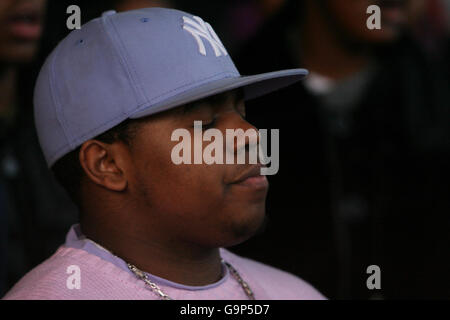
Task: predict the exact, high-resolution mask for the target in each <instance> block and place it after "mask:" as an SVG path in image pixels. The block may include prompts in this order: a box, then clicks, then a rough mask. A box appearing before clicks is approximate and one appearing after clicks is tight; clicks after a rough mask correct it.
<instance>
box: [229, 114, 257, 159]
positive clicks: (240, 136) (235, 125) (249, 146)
mask: <svg viewBox="0 0 450 320" xmlns="http://www.w3.org/2000/svg"><path fill="white" fill-rule="evenodd" d="M231 123H232V125H230V126H228V127H227V129H226V132H225V136H226V147H227V152H230V153H233V154H234V155H235V157H237V159H239V157H245V163H251V161H250V160H251V159H250V158H249V157H250V156H251V153H252V152H253V153H254V156H256V158H257V157H258V152H257V151H258V144H259V134H258V129H257V128H256V127H255V126H253V125H252V124H251V123H249V122H248V121H247V120H245V119H244V118H242V116H241V115H240V114H239V113H236V114H234V115H233V121H230V124H231ZM235 160H236V159H235ZM253 161H255V160H253ZM253 161H252V162H253ZM256 161H257V159H256ZM235 163H236V162H235ZM238 163H240V162H238Z"/></svg>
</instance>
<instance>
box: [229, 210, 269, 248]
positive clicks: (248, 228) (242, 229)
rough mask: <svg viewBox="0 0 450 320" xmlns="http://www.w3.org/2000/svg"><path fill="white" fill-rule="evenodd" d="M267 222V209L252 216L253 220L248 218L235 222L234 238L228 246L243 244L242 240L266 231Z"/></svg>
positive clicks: (233, 227) (233, 228)
mask: <svg viewBox="0 0 450 320" xmlns="http://www.w3.org/2000/svg"><path fill="white" fill-rule="evenodd" d="M266 224H267V216H266V214H265V210H263V211H262V212H259V213H257V214H256V215H255V216H253V217H252V219H251V220H247V221H245V223H244V222H242V221H241V222H240V223H235V224H234V225H233V226H232V230H231V231H232V234H233V237H232V238H233V240H232V241H231V243H230V244H228V246H235V245H238V244H241V243H242V242H245V241H247V240H248V239H250V238H251V237H253V236H254V235H256V234H259V233H261V232H263V231H264V229H265V226H266Z"/></svg>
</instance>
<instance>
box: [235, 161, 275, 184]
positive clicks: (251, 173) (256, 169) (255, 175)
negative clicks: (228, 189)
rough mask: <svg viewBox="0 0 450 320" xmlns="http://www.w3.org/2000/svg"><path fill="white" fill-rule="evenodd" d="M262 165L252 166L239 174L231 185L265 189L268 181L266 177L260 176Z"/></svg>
mask: <svg viewBox="0 0 450 320" xmlns="http://www.w3.org/2000/svg"><path fill="white" fill-rule="evenodd" d="M261 168H263V166H262V165H253V166H251V167H249V168H248V169H246V170H244V171H243V172H241V173H240V174H239V175H238V176H237V177H236V178H235V179H233V180H232V182H231V184H235V185H240V186H247V187H253V188H267V187H268V184H269V183H268V181H267V178H266V176H263V175H261Z"/></svg>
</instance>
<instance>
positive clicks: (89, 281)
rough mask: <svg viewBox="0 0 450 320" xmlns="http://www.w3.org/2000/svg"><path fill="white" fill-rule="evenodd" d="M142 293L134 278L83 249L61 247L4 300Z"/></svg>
mask: <svg viewBox="0 0 450 320" xmlns="http://www.w3.org/2000/svg"><path fill="white" fill-rule="evenodd" d="M118 292H119V293H120V294H119V295H117V293H118ZM116 295H117V296H116ZM143 296H146V294H145V290H142V285H140V283H139V282H138V281H136V280H135V277H132V276H130V275H129V274H128V273H126V272H125V271H123V270H121V269H120V268H118V267H116V266H115V265H113V264H112V263H110V262H107V261H104V260H102V259H101V258H99V257H96V256H94V255H92V254H89V253H87V252H86V251H84V250H80V249H74V248H68V247H65V246H61V247H60V248H59V249H58V250H57V251H56V252H55V253H54V254H53V255H52V256H51V257H50V258H48V259H47V260H45V261H44V262H42V263H41V264H40V265H38V266H36V267H35V268H34V269H32V270H31V271H29V272H28V273H27V274H26V275H25V276H23V277H22V279H20V280H19V282H17V283H16V284H15V285H14V286H13V287H12V288H11V290H9V292H8V293H7V294H6V295H5V296H4V297H3V299H5V300H90V299H95V300H97V299H139V298H141V299H142V298H144V297H143Z"/></svg>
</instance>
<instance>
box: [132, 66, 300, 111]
mask: <svg viewBox="0 0 450 320" xmlns="http://www.w3.org/2000/svg"><path fill="white" fill-rule="evenodd" d="M307 75H308V71H307V70H306V69H289V70H282V71H275V72H268V73H262V74H258V75H253V76H240V77H235V78H226V79H221V80H217V81H212V82H209V83H207V84H204V85H200V86H198V87H196V88H192V89H189V90H187V91H186V92H183V93H180V94H178V95H175V96H173V97H171V98H169V99H165V100H164V101H160V102H158V103H156V104H152V105H150V106H148V107H144V108H141V109H139V110H138V111H137V112H135V113H133V114H131V115H130V116H129V118H131V119H137V118H142V117H146V116H149V115H152V114H155V113H158V112H161V111H165V110H169V109H172V108H175V107H177V106H182V105H184V104H187V103H190V102H193V101H196V100H200V99H203V98H207V97H210V96H213V95H216V94H219V93H223V92H226V91H230V90H234V89H237V88H243V89H244V99H245V100H250V99H254V98H257V97H260V96H263V95H265V94H268V93H270V92H272V91H275V90H278V89H281V88H284V87H287V86H289V85H291V84H294V83H296V82H298V81H300V80H302V79H303V78H304V77H305V76H307Z"/></svg>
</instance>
